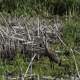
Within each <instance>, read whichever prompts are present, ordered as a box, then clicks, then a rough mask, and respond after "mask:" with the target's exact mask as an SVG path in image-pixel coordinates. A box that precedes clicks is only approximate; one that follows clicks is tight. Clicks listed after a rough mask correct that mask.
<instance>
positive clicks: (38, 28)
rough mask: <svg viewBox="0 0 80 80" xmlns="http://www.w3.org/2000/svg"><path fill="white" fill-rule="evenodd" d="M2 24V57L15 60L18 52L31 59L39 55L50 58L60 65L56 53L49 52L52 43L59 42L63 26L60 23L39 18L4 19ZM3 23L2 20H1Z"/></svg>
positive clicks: (0, 45) (0, 49) (0, 35)
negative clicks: (59, 34) (59, 33)
mask: <svg viewBox="0 0 80 80" xmlns="http://www.w3.org/2000/svg"><path fill="white" fill-rule="evenodd" d="M0 19H2V20H3V22H2V23H0V55H1V58H4V59H13V58H14V56H15V54H16V50H18V51H19V52H20V53H23V54H25V55H27V56H28V57H29V55H30V56H31V55H32V54H35V53H37V55H40V56H48V57H49V59H50V60H51V61H54V62H56V63H58V64H60V59H59V57H58V56H57V54H56V53H55V52H51V51H49V49H48V47H49V45H50V44H52V43H56V42H58V39H57V36H56V32H60V30H61V28H62V25H61V23H60V22H59V21H57V22H55V21H54V22H52V21H51V20H49V19H46V20H45V19H43V18H39V17H36V18H35V17H32V18H28V17H25V18H24V17H20V18H17V17H15V18H12V17H9V18H7V19H6V18H4V17H3V16H1V18H0ZM0 21H1V20H0Z"/></svg>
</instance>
